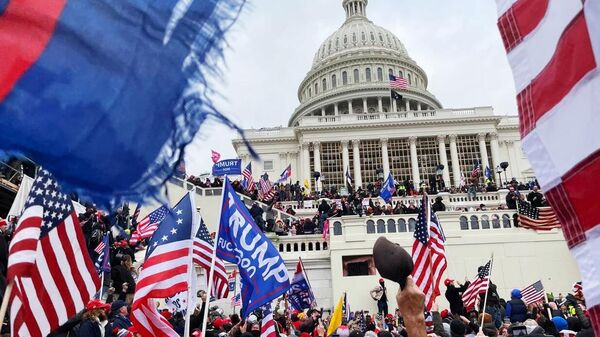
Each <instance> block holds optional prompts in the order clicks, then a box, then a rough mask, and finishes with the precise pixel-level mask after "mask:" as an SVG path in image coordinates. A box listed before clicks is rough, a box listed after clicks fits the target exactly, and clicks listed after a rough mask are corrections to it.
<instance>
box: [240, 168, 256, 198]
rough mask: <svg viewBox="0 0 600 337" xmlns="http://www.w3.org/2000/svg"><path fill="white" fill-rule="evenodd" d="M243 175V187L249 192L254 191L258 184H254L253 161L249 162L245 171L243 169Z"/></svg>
mask: <svg viewBox="0 0 600 337" xmlns="http://www.w3.org/2000/svg"><path fill="white" fill-rule="evenodd" d="M242 176H243V177H244V179H243V180H242V187H244V189H245V190H246V191H248V192H252V191H254V189H255V188H256V186H255V185H254V178H253V177H252V163H248V165H246V168H244V171H242Z"/></svg>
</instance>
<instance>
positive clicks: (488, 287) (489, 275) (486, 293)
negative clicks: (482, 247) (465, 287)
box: [479, 253, 494, 332]
mask: <svg viewBox="0 0 600 337" xmlns="http://www.w3.org/2000/svg"><path fill="white" fill-rule="evenodd" d="M493 265H494V253H492V258H491V259H490V272H489V273H488V283H487V287H485V297H484V299H483V309H482V310H481V311H482V313H481V325H480V326H479V331H480V332H481V331H483V321H484V320H485V306H486V305H487V298H488V293H489V290H490V282H492V266H493Z"/></svg>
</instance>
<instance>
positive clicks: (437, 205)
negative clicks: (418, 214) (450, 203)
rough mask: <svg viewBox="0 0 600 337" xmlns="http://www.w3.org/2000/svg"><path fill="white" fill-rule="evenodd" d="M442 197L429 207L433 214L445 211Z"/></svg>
mask: <svg viewBox="0 0 600 337" xmlns="http://www.w3.org/2000/svg"><path fill="white" fill-rule="evenodd" d="M442 200H443V199H442V197H437V198H435V202H434V203H433V205H432V206H431V210H433V211H434V212H443V211H445V210H446V205H444V203H443V202H442Z"/></svg>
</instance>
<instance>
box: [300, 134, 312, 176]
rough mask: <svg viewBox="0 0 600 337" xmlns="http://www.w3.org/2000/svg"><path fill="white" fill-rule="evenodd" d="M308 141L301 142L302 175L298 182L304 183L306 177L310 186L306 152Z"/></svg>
mask: <svg viewBox="0 0 600 337" xmlns="http://www.w3.org/2000/svg"><path fill="white" fill-rule="evenodd" d="M308 145H309V144H308V142H305V143H302V176H301V177H300V179H299V180H300V183H301V184H302V185H304V180H305V179H308V184H309V187H310V184H311V182H310V154H309V152H308Z"/></svg>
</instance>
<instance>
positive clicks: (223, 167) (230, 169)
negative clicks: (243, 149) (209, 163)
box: [212, 159, 242, 177]
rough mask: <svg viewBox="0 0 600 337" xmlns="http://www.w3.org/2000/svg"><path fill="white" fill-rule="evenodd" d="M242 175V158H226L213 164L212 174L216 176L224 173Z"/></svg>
mask: <svg viewBox="0 0 600 337" xmlns="http://www.w3.org/2000/svg"><path fill="white" fill-rule="evenodd" d="M226 174H227V175H240V174H242V160H241V159H224V160H221V161H219V162H217V163H216V164H214V165H213V168H212V175H213V176H215V177H219V176H224V175H226Z"/></svg>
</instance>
